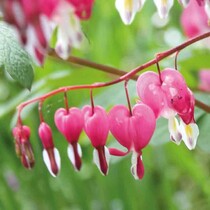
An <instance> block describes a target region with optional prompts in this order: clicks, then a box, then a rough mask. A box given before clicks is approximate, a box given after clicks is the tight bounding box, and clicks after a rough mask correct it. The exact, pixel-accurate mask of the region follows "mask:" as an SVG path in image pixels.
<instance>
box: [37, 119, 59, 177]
mask: <svg viewBox="0 0 210 210" xmlns="http://www.w3.org/2000/svg"><path fill="white" fill-rule="evenodd" d="M39 137H40V139H41V142H42V145H43V147H44V150H43V159H44V162H45V164H46V166H47V169H48V170H49V172H50V174H51V175H52V176H54V177H55V176H57V175H58V173H59V171H60V165H61V163H60V162H61V161H60V154H59V152H58V150H57V149H56V148H55V147H54V144H53V138H52V130H51V128H50V126H49V125H48V124H47V123H45V122H42V123H41V124H40V126H39Z"/></svg>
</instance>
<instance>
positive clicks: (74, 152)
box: [54, 107, 84, 170]
mask: <svg viewBox="0 0 210 210" xmlns="http://www.w3.org/2000/svg"><path fill="white" fill-rule="evenodd" d="M54 119H55V124H56V126H57V128H58V130H59V131H60V132H61V133H62V134H63V135H64V136H65V138H66V139H67V141H68V142H69V146H68V151H67V152H68V157H69V159H70V161H71V163H72V164H73V166H74V168H75V169H76V170H80V168H81V165H82V161H81V157H82V150H81V147H80V145H79V144H78V141H79V137H80V134H81V132H82V129H83V125H84V119H83V114H82V112H81V110H80V109H78V108H76V107H72V108H70V109H69V110H66V109H64V108H60V109H58V110H57V111H56V113H55V117H54Z"/></svg>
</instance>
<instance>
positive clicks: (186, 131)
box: [180, 121, 199, 150]
mask: <svg viewBox="0 0 210 210" xmlns="http://www.w3.org/2000/svg"><path fill="white" fill-rule="evenodd" d="M180 129H181V132H182V139H183V141H184V143H185V145H186V146H187V148H188V149H189V150H193V149H195V146H196V143H197V139H198V136H199V128H198V126H197V124H196V123H190V124H188V125H186V124H185V123H184V122H183V121H181V123H180Z"/></svg>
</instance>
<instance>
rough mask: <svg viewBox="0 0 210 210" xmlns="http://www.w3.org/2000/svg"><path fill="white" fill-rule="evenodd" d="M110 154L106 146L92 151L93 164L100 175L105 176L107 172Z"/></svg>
mask: <svg viewBox="0 0 210 210" xmlns="http://www.w3.org/2000/svg"><path fill="white" fill-rule="evenodd" d="M109 160H110V153H109V150H108V148H107V147H106V146H104V147H101V148H100V149H95V148H94V150H93V162H94V163H95V164H96V166H97V167H98V169H99V171H100V172H101V174H102V175H104V176H106V175H107V174H108V172H109Z"/></svg>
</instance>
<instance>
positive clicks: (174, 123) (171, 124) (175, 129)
mask: <svg viewBox="0 0 210 210" xmlns="http://www.w3.org/2000/svg"><path fill="white" fill-rule="evenodd" d="M168 129H169V133H170V139H171V140H172V142H174V143H175V144H177V145H179V144H180V143H181V140H182V134H181V132H180V129H179V123H178V120H177V119H176V118H175V117H170V118H169V119H168Z"/></svg>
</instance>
